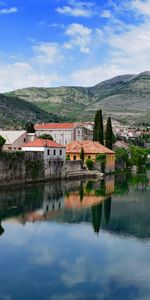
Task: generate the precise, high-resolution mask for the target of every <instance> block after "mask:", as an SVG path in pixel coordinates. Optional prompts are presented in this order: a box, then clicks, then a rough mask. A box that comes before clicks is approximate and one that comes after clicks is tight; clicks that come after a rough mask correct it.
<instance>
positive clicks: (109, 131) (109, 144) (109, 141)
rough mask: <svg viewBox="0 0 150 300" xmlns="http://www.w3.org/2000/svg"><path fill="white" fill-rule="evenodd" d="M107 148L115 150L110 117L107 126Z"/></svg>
mask: <svg viewBox="0 0 150 300" xmlns="http://www.w3.org/2000/svg"><path fill="white" fill-rule="evenodd" d="M105 146H106V147H107V148H109V149H112V148H113V131H112V124H111V118H110V117H109V118H108V120H107V125H106V132H105Z"/></svg>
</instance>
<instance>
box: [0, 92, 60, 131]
mask: <svg viewBox="0 0 150 300" xmlns="http://www.w3.org/2000/svg"><path fill="white" fill-rule="evenodd" d="M61 120H62V119H61V118H59V117H58V116H57V115H53V114H49V113H48V112H45V111H44V110H42V109H41V108H39V107H38V106H36V105H35V104H33V103H30V102H27V101H24V100H23V99H19V98H17V97H16V96H9V95H4V94H0V128H11V127H17V126H20V125H24V124H25V123H27V122H41V121H43V122H46V121H54V122H56V121H61Z"/></svg>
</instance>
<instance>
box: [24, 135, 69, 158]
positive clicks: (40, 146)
mask: <svg viewBox="0 0 150 300" xmlns="http://www.w3.org/2000/svg"><path fill="white" fill-rule="evenodd" d="M22 151H26V152H43V153H44V159H62V160H65V159H66V148H65V147H64V146H62V145H60V144H57V143H56V142H54V141H51V140H45V139H37V140H35V141H33V142H29V143H27V144H25V145H24V146H23V147H22Z"/></svg>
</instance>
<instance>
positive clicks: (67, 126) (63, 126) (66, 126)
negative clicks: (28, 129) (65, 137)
mask: <svg viewBox="0 0 150 300" xmlns="http://www.w3.org/2000/svg"><path fill="white" fill-rule="evenodd" d="M74 127H75V123H45V124H36V125H35V130H41V129H72V128H74Z"/></svg>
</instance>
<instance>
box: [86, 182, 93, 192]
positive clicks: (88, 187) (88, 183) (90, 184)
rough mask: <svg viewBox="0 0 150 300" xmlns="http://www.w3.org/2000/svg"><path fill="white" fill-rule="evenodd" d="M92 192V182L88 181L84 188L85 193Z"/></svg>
mask: <svg viewBox="0 0 150 300" xmlns="http://www.w3.org/2000/svg"><path fill="white" fill-rule="evenodd" d="M92 190H93V181H88V182H87V184H86V186H85V191H86V192H87V193H90V192H92Z"/></svg>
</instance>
